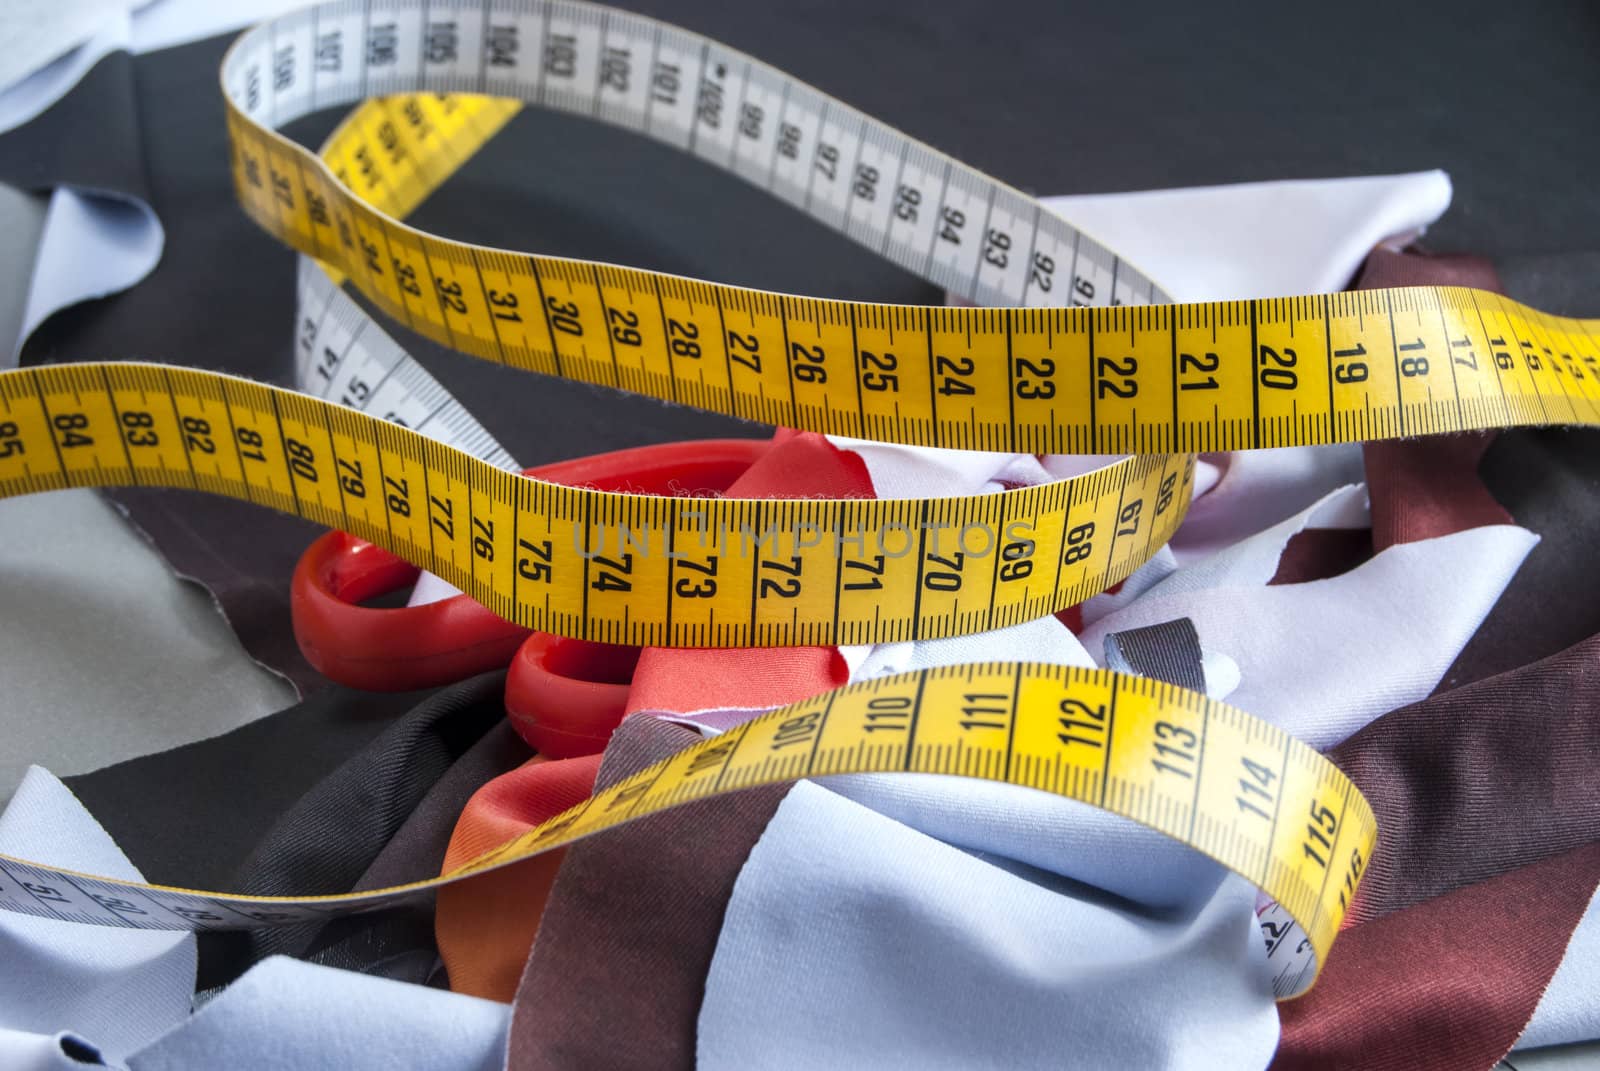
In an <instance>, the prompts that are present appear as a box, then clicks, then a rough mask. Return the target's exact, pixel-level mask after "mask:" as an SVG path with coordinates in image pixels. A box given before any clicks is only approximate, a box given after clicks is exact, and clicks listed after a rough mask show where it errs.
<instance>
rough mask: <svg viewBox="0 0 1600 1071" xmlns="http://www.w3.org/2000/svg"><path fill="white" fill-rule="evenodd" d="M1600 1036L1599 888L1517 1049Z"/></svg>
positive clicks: (1591, 1038)
mask: <svg viewBox="0 0 1600 1071" xmlns="http://www.w3.org/2000/svg"><path fill="white" fill-rule="evenodd" d="M1596 1038H1600V890H1597V891H1596V892H1595V895H1594V897H1593V898H1592V899H1590V901H1589V909H1588V910H1587V911H1585V912H1584V913H1583V918H1582V919H1581V920H1580V921H1579V922H1578V927H1577V929H1575V930H1573V932H1572V940H1571V941H1569V942H1568V943H1567V954H1566V955H1565V956H1563V957H1562V959H1561V966H1560V967H1558V968H1556V973H1555V976H1554V977H1553V978H1551V979H1550V987H1549V988H1548V989H1546V990H1545V991H1544V996H1543V997H1541V998H1540V999H1539V1006H1538V1007H1537V1008H1535V1009H1534V1011H1533V1017H1532V1018H1531V1019H1530V1020H1529V1021H1528V1028H1527V1029H1526V1030H1524V1031H1523V1032H1522V1037H1520V1038H1518V1039H1517V1048H1519V1049H1521V1048H1533V1047H1536V1046H1539V1045H1566V1044H1569V1043H1571V1042H1574V1041H1590V1040H1593V1039H1596Z"/></svg>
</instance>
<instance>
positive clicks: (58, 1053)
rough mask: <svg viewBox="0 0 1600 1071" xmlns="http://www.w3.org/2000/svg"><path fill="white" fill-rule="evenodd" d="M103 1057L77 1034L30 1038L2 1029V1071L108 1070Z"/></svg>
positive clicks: (33, 1036)
mask: <svg viewBox="0 0 1600 1071" xmlns="http://www.w3.org/2000/svg"><path fill="white" fill-rule="evenodd" d="M101 1057H102V1054H101V1053H100V1051H99V1050H98V1049H96V1048H95V1047H94V1046H93V1045H91V1044H89V1043H88V1042H87V1041H85V1040H83V1039H82V1038H80V1037H78V1036H77V1035H76V1034H70V1033H67V1032H65V1031H63V1032H61V1033H59V1034H28V1033H23V1032H22V1031H19V1030H7V1029H5V1028H4V1027H0V1068H4V1069H5V1071H84V1068H86V1067H104V1066H107V1065H106V1064H105V1062H104V1060H103V1059H102V1058H101Z"/></svg>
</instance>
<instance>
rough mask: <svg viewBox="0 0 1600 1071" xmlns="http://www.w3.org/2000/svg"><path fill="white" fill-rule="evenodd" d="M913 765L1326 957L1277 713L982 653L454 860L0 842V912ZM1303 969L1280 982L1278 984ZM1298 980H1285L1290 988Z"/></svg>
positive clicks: (236, 903) (1343, 901) (203, 912)
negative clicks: (1203, 866)
mask: <svg viewBox="0 0 1600 1071" xmlns="http://www.w3.org/2000/svg"><path fill="white" fill-rule="evenodd" d="M880 771H882V772H921V773H942V774H954V775H960V776H966V777H978V778H986V779H989V780H995V781H1006V782H1009V783H1012V784H1017V785H1023V786H1027V787H1031V788H1036V789H1041V790H1044V791H1047V792H1054V793H1057V794H1059V795H1062V796H1066V797H1069V798H1072V799H1077V800H1082V801H1084V802H1086V803H1091V804H1094V805H1096V806H1099V807H1102V808H1104V809H1106V810H1108V811H1111V812H1113V813H1116V814H1121V815H1124V816H1126V817H1129V818H1132V819H1135V820H1137V821H1139V822H1142V823H1144V824H1146V825H1149V826H1151V827H1153V828H1155V829H1157V830H1160V831H1162V832H1164V833H1166V834H1168V835H1170V836H1173V837H1175V838H1177V839H1179V840H1182V841H1184V842H1185V843H1187V844H1190V845H1192V846H1194V847H1196V848H1198V849H1199V850H1201V851H1203V852H1205V853H1206V854H1208V855H1210V856H1211V857H1213V858H1215V859H1217V860H1218V861H1220V862H1222V863H1224V864H1225V865H1227V866H1229V867H1230V868H1232V869H1234V870H1235V871H1237V872H1238V873H1240V874H1242V875H1244V876H1245V877H1247V878H1249V879H1250V880H1252V881H1254V882H1255V883H1256V884H1257V885H1258V886H1260V887H1261V888H1262V889H1263V890H1264V891H1266V892H1268V893H1269V894H1270V895H1272V896H1273V897H1274V898H1275V899H1276V900H1277V901H1278V904H1279V905H1281V906H1282V907H1283V908H1285V909H1286V910H1287V911H1288V912H1289V914H1290V915H1291V916H1292V917H1293V918H1294V919H1295V920H1297V921H1298V922H1299V923H1300V924H1301V925H1302V926H1303V927H1304V930H1305V933H1306V935H1307V937H1308V938H1309V940H1310V942H1311V945H1312V947H1313V948H1314V949H1315V951H1316V954H1317V957H1318V960H1319V962H1320V961H1321V960H1322V959H1324V958H1325V957H1326V953H1327V950H1328V948H1329V946H1330V945H1331V944H1332V942H1333V939H1334V936H1335V934H1336V933H1337V931H1338V926H1339V922H1340V920H1341V919H1342V918H1343V917H1344V914H1345V911H1346V910H1347V909H1348V906H1349V903H1350V898H1351V897H1352V896H1353V895H1354V893H1355V889H1356V886H1357V883H1358V882H1359V880H1360V877H1361V874H1362V871H1363V870H1364V868H1365V866H1366V861H1367V860H1368V859H1369V858H1370V855H1371V851H1372V845H1373V843H1374V840H1375V838H1376V826H1375V823H1374V819H1373V815H1372V811H1371V809H1370V808H1369V807H1368V806H1367V804H1366V801H1365V800H1364V799H1362V797H1361V795H1360V793H1359V792H1357V791H1356V790H1355V788H1354V787H1353V786H1352V785H1351V783H1350V782H1349V780H1347V779H1346V778H1345V777H1344V775H1343V774H1341V773H1340V772H1339V771H1338V770H1337V769H1336V768H1335V767H1334V766H1333V765H1332V764H1331V763H1329V762H1328V761H1327V760H1326V759H1324V758H1323V757H1322V756H1321V755H1319V754H1317V753H1316V752H1315V751H1313V750H1312V749H1310V748H1309V747H1307V746H1305V745H1304V744H1301V743H1300V742H1298V741H1296V740H1294V739H1293V738H1292V737H1290V736H1289V735H1288V734H1286V733H1284V732H1283V731H1282V730H1281V729H1278V728H1276V727H1275V726H1272V725H1268V724H1267V723H1265V722H1262V721H1260V720H1258V719H1256V718H1254V717H1252V716H1250V715H1248V714H1245V713H1243V712H1241V711H1238V710H1235V709H1233V708H1230V707H1228V706H1225V705H1223V704H1221V703H1217V702H1214V701H1212V700H1209V699H1206V698H1205V697H1203V696H1200V695H1197V694H1195V693H1193V692H1187V691H1184V690H1182V689H1178V688H1174V687H1172V686H1170V685H1167V684H1164V683H1162V682H1160V681H1154V680H1147V679H1141V678H1134V677H1127V676H1122V675H1119V674H1115V673H1110V672H1107V671H1104V670H1080V669H1069V668H1063V667H1060V666H1046V665H1027V664H1015V663H1005V664H987V665H969V666H959V667H953V668H948V669H934V670H924V671H921V672H918V673H908V674H901V675H897V676H893V677H885V678H880V679H878V680H873V681H868V682H865V683H862V684H856V685H850V686H847V687H845V688H841V689H838V690H837V691H833V692H829V693H827V694H825V695H820V696H816V697H814V698H812V699H808V700H806V701H804V702H801V703H796V704H793V705H792V706H789V707H786V708H784V709H782V710H779V711H776V712H774V713H772V714H768V715H765V716H763V717H760V718H757V719H755V720H753V721H750V722H747V723H745V724H744V725H741V726H739V727H737V728H735V729H733V730H731V731H729V732H728V733H726V734H724V735H722V736H718V737H713V738H712V739H710V740H707V741H705V742H703V743H701V744H699V745H697V746H695V747H694V748H691V749H689V750H687V751H684V752H681V753H679V754H678V755H675V756H673V757H672V758H670V759H668V760H666V761H664V762H661V763H658V764H656V765H654V766H652V767H650V768H649V769H647V770H644V771H642V772H640V773H639V774H637V775H635V776H633V777H630V778H628V779H627V780H625V781H623V782H620V783H619V784H617V785H615V786H613V787H612V788H610V789H607V790H605V791H603V792H600V793H597V794H596V795H595V796H594V797H593V798H592V799H590V800H589V801H587V802H586V803H584V804H581V805H579V806H578V807H576V808H573V809H572V810H570V811H567V812H565V813H564V814H562V815H559V816H557V817H556V818H554V819H552V820H550V821H548V822H546V823H544V824H543V825H541V826H539V827H537V828H535V829H533V830H531V831H529V832H528V833H527V834H525V835H523V836H521V837H518V838H516V839H515V840H513V841H511V842H509V843H508V844H506V845H504V846H502V847H500V848H498V849H496V850H494V851H491V852H489V853H487V854H485V855H484V856H481V857H479V858H478V859H476V860H474V861H472V862H471V863H469V864H467V865H466V866H465V867H463V868H461V869H460V870H458V871H456V872H454V873H453V874H451V875H449V876H446V877H443V878H436V879H433V880H431V881H425V882H418V883H416V884H413V885H408V886H397V887H394V888H389V889H379V890H374V891H371V892H361V893H351V894H348V895H342V896H324V897H262V896H240V895H232V894H225V893H209V892H195V891H191V890H184V889H174V888H170V887H164V886H156V885H146V884H142V883H133V882H121V881H115V880H111V879H107V878H102V877H97V876H94V875H86V874H78V873H74V872H72V871H65V870H60V869H57V868H53V867H46V866H41V865H39V864H36V863H30V862H27V861H25V860H17V859H12V858H9V857H5V856H0V908H4V909H6V910H11V911H19V912H23V913H26V914H32V915H42V916H46V917H52V918H60V919H70V920H75V921H79V922H85V923H94V924H100V925H114V926H122V927H132V928H141V929H236V928H240V927H248V926H260V925H265V924H285V923H293V922H306V921H317V920H321V919H325V918H328V917H332V916H335V915H341V914H347V913H350V912H351V911H352V910H361V911H371V910H378V909H381V908H383V907H387V906H390V905H392V904H394V903H395V902H397V901H398V900H400V899H403V898H405V897H408V896H413V895H416V894H418V893H420V892H423V891H425V890H428V889H433V888H437V887H439V886H440V885H443V884H446V883H448V882H450V881H454V880H460V879H461V878H463V877H466V876H469V875H471V874H475V873H479V872H482V871H486V870H490V869H494V868H498V867H501V866H505V865H508V864H510V863H512V862H515V861H517V860H519V859H523V858H527V857H528V856H530V855H533V854H537V853H539V852H543V851H549V850H551V849H553V848H556V847H560V846H562V845H566V844H571V843H573V842H574V841H577V840H579V839H582V838H584V837H587V836H590V835H592V834H594V833H597V832H600V831H602V830H604V829H607V828H610V827H612V826H616V825H619V824H622V823H624V822H628V821H631V820H633V819H636V818H640V817H643V816H645V815H648V814H653V813H656V812H658V811H661V810H664V809H667V808H670V807H673V806H676V805H679V804H682V803H687V802H690V801H693V800H697V799H704V798H706V797H709V796H714V795H717V794H720V793H723V792H729V791H735V790H738V789H743V788H750V787H753V786H756V785H760V784H768V783H772V782H779V781H786V780H791V779H799V778H805V777H818V776H827V775H832V774H842V773H867V772H880ZM1309 982H1310V977H1309V975H1308V974H1298V973H1297V974H1296V975H1293V976H1289V977H1286V978H1285V979H1284V988H1285V991H1284V992H1282V993H1281V994H1280V995H1282V996H1291V995H1294V994H1293V992H1291V991H1289V990H1290V989H1291V988H1292V987H1293V986H1294V985H1295V984H1296V983H1298V984H1299V985H1300V986H1302V987H1303V986H1305V985H1308V984H1309ZM1296 991H1298V990H1296Z"/></svg>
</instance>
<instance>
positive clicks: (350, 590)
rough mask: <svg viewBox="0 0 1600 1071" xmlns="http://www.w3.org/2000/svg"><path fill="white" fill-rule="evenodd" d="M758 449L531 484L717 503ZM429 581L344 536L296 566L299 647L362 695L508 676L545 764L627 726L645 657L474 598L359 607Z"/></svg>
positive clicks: (659, 451) (554, 472) (613, 465)
mask: <svg viewBox="0 0 1600 1071" xmlns="http://www.w3.org/2000/svg"><path fill="white" fill-rule="evenodd" d="M770 445H771V444H770V443H769V442H766V441H760V440H751V439H704V440H700V441H695V442H683V443H672V444H668V445H664V446H643V447H635V448H633V449H630V450H617V451H613V452H611V453H606V454H595V455H593V456H591V457H585V458H578V459H576V460H572V461H559V462H556V463H555V464H551V465H541V466H539V467H538V468H531V469H528V470H526V471H525V472H524V475H526V476H531V477H534V478H536V479H540V480H546V481H548V482H550V483H560V484H566V485H568V486H575V487H591V488H594V489H596V490H601V491H628V492H632V493H635V494H656V495H671V494H682V493H683V489H684V488H691V489H693V490H694V491H695V492H696V493H721V492H722V491H725V490H727V488H728V487H729V486H730V485H731V484H732V483H733V482H734V481H735V480H736V479H738V478H739V476H740V475H741V474H743V473H744V471H745V470H746V469H748V468H749V467H750V466H751V465H752V464H754V463H755V461H756V460H757V459H758V458H760V457H761V456H762V454H764V453H765V452H766V451H767V449H768V448H769V447H770ZM421 572H422V570H420V569H419V568H417V567H416V566H415V565H412V564H411V563H409V562H407V561H405V560H404V559H402V558H399V557H396V556H395V555H393V554H391V553H389V552H388V551H386V550H384V549H383V548H382V547H379V546H375V545H374V544H372V543H368V542H367V541H366V540H364V539H359V538H357V537H356V536H353V535H351V534H349V533H348V532H340V531H332V532H328V533H327V534H326V535H323V536H321V537H320V538H318V539H317V540H316V542H314V543H312V544H311V546H310V547H308V548H307V549H306V552H305V553H304V554H302V555H301V557H300V562H299V564H298V565H297V566H296V568H295V572H294V581H293V584H292V587H291V589H290V599H291V601H290V607H291V612H292V616H293V620H294V635H295V640H296V641H297V642H298V643H299V645H300V650H301V652H302V653H303V654H304V655H305V656H306V660H307V661H308V662H310V663H311V664H312V665H313V666H315V667H316V669H317V670H318V671H319V672H321V673H322V674H323V675H325V676H327V677H328V678H330V679H331V680H334V681H337V682H338V683H340V684H344V685H347V686H349V687H352V688H361V689H365V690H367V691H380V692H399V691H410V690H412V689H416V688H431V687H436V686H438V685H441V684H448V683H450V682H453V681H458V680H464V679H466V678H467V677H471V676H474V675H476V674H478V673H484V672H487V671H489V670H491V669H496V668H498V667H500V666H504V665H507V664H508V663H509V664H510V667H511V668H510V672H509V674H508V675H507V678H506V713H507V714H508V716H509V717H510V719H511V723H512V725H513V726H514V727H515V728H516V729H517V731H518V733H519V734H521V736H522V737H523V738H524V739H525V740H527V741H528V743H529V744H530V745H531V746H532V747H533V748H534V749H535V750H537V751H538V752H539V753H541V754H543V755H546V756H548V757H550V758H568V757H572V756H576V755H587V754H593V753H595V752H598V751H600V750H602V749H603V748H604V747H605V744H606V741H607V740H608V739H610V737H611V732H612V730H613V729H615V728H616V727H617V725H618V724H620V723H621V721H622V716H623V713H624V711H625V709H626V705H627V698H628V683H629V681H630V680H631V679H632V677H633V669H634V666H635V665H636V664H637V663H638V660H639V648H637V647H621V646H616V645H613V644H605V643H593V642H589V641H585V640H574V639H568V638H566V637H561V636H553V635H550V634H548V633H543V632H530V631H529V630H527V629H525V628H521V627H520V626H518V625H515V624H512V623H511V622H509V621H506V620H504V619H503V618H500V617H498V616H496V615H495V614H494V613H492V612H491V611H489V610H488V609H486V608H484V607H483V606H482V605H481V604H479V603H478V602H476V601H474V600H473V599H472V598H471V597H470V596H467V595H459V594H458V595H453V596H450V597H449V598H445V599H440V600H438V601H436V602H429V603H424V604H422V605H418V606H404V607H398V608H392V609H385V608H378V607H370V606H362V605H360V603H362V602H363V601H366V600H369V599H375V598H377V597H379V596H382V595H386V594H389V593H391V592H394V591H398V590H400V589H402V588H404V587H407V586H409V585H411V584H413V583H415V582H416V580H417V577H418V576H419V575H420V574H421Z"/></svg>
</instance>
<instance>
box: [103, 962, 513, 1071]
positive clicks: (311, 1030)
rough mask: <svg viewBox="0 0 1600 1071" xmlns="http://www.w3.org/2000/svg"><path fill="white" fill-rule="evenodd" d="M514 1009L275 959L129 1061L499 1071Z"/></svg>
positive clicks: (184, 1066)
mask: <svg viewBox="0 0 1600 1071" xmlns="http://www.w3.org/2000/svg"><path fill="white" fill-rule="evenodd" d="M510 1022H511V1007H510V1005H507V1004H497V1003H495V1002H494V1001H489V1000H480V999H478V998H477V997H468V996H463V995H462V994H460V993H451V992H449V991H447V990H443V989H430V988H428V987H427V986H420V985H410V984H408V983H406V982H396V981H393V980H391V979H388V978H378V977H374V976H372V975H367V974H357V973H355V972H353V971H342V970H338V969H336V968H333V967H322V966H318V965H316V964H313V963H304V962H301V961H300V960H295V959H288V958H286V957H284V956H272V957H269V958H268V959H264V960H262V961H261V962H260V963H258V964H256V965H255V966H254V967H252V968H250V970H248V971H246V972H245V973H244V974H243V975H242V976H241V977H240V978H239V979H238V980H237V981H236V982H234V983H233V984H232V985H230V986H229V987H228V988H227V989H225V990H223V991H222V993H221V994H219V995H218V996H217V997H216V998H214V999H213V1000H212V1001H211V1002H210V1003H208V1004H206V1005H205V1006H204V1007H202V1008H201V1009H200V1010H199V1011H197V1012H195V1014H194V1016H193V1017H191V1018H190V1019H189V1020H187V1021H186V1022H184V1023H183V1024H182V1025H180V1026H178V1027H176V1028H175V1029H173V1030H172V1031H171V1032H170V1033H168V1034H167V1035H166V1036H164V1037H162V1038H160V1039H158V1040H157V1041H155V1042H154V1043H153V1044H151V1045H149V1046H147V1047H146V1048H144V1049H143V1050H141V1051H140V1052H138V1053H137V1054H135V1055H134V1056H133V1057H132V1058H130V1059H129V1061H128V1066H129V1068H130V1069H131V1071H195V1069H197V1068H229V1069H245V1068H249V1069H258V1068H259V1069H262V1071H266V1069H277V1068H282V1069H284V1071H318V1069H322V1068H326V1069H328V1071H395V1069H397V1068H409V1067H426V1068H428V1069H429V1071H498V1069H499V1068H500V1067H501V1066H502V1064H503V1063H504V1060H505V1049H506V1029H507V1027H508V1026H509V1025H510Z"/></svg>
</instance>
